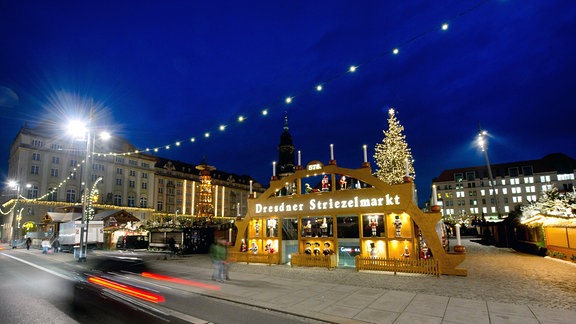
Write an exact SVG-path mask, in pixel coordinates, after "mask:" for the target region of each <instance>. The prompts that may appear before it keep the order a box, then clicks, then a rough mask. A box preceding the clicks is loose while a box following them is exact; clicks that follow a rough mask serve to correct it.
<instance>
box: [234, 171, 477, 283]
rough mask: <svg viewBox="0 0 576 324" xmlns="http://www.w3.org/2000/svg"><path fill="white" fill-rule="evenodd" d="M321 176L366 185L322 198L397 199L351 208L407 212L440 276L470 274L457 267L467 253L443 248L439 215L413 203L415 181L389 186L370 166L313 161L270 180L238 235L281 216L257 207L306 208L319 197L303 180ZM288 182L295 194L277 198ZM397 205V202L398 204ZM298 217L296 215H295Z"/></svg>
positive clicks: (309, 213) (333, 181)
mask: <svg viewBox="0 0 576 324" xmlns="http://www.w3.org/2000/svg"><path fill="white" fill-rule="evenodd" d="M322 174H327V175H331V177H330V178H331V187H332V188H336V175H346V176H347V177H348V178H353V179H357V180H360V181H362V182H363V183H365V184H366V185H367V188H364V189H359V190H331V191H328V192H322V193H321V197H322V199H325V200H327V199H330V198H332V199H334V200H342V199H349V198H348V197H352V196H353V195H356V196H358V195H362V194H370V195H371V196H372V197H374V196H378V197H391V196H393V197H398V199H397V200H394V204H389V205H386V204H384V205H382V206H378V207H373V206H370V207H359V208H355V209H350V210H347V211H350V212H351V213H355V214H358V215H360V214H365V213H374V212H378V213H383V214H390V213H407V214H408V215H409V216H410V217H411V218H412V220H413V221H414V223H416V225H418V227H419V229H420V230H421V231H422V234H423V235H424V237H425V238H426V241H427V244H428V248H429V249H430V250H431V251H432V255H433V256H434V259H436V260H438V265H439V268H440V273H441V274H451V275H464V276H465V275H467V270H466V269H462V268H456V266H458V265H459V264H461V263H462V262H463V261H464V259H465V254H462V253H448V252H446V251H445V250H444V248H443V247H442V242H441V241H440V239H439V238H438V235H437V233H436V224H437V223H438V221H440V220H441V219H442V216H441V214H440V213H438V212H429V213H424V212H422V211H421V210H420V209H419V208H418V206H417V203H416V202H415V201H414V195H413V193H414V184H413V183H412V182H405V183H402V184H397V185H390V184H387V183H385V182H383V181H381V180H380V179H378V178H376V177H374V176H373V175H372V170H371V169H370V168H369V167H362V168H360V169H348V168H341V167H338V166H337V165H336V164H329V165H326V166H325V165H323V164H322V163H320V162H318V161H313V162H310V163H309V164H308V165H307V167H306V168H305V169H299V170H296V172H294V173H293V174H291V175H289V176H287V177H285V178H282V179H281V180H278V179H272V180H271V181H270V188H268V190H266V191H265V192H264V193H263V194H262V195H261V196H259V197H257V198H253V199H249V200H248V213H247V214H246V217H245V218H244V219H242V220H239V221H237V222H236V226H237V227H238V233H245V232H246V230H247V227H248V224H249V222H250V220H252V219H256V218H265V217H280V218H282V216H279V215H278V213H274V212H262V210H261V209H262V208H260V210H259V212H258V213H257V210H256V207H257V206H263V205H266V206H267V205H280V204H282V203H284V204H291V205H294V204H296V205H300V204H302V205H303V206H304V205H306V204H307V202H308V201H309V200H311V199H312V198H314V197H320V195H315V194H304V193H302V192H303V187H302V181H303V179H306V178H308V177H317V176H320V175H322ZM286 183H295V184H296V194H294V195H289V196H277V195H276V193H277V192H280V191H281V190H282V189H283V188H284V186H285V184H286ZM396 202H397V203H396ZM294 214H297V213H296V212H294V213H292V215H294ZM323 214H325V211H322V210H321V211H310V210H307V211H306V215H307V216H316V215H323ZM240 238H241V235H238V237H237V239H236V240H239V239H240ZM235 246H240V242H239V241H238V242H236V244H235Z"/></svg>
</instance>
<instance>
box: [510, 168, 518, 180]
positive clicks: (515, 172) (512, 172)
mask: <svg viewBox="0 0 576 324" xmlns="http://www.w3.org/2000/svg"><path fill="white" fill-rule="evenodd" d="M508 174H509V175H510V178H517V177H518V176H519V175H520V174H519V171H518V167H511V168H508Z"/></svg>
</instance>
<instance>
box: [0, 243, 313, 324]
mask: <svg viewBox="0 0 576 324" xmlns="http://www.w3.org/2000/svg"><path fill="white" fill-rule="evenodd" d="M76 267H78V266H76ZM76 270H77V269H75V268H74V265H73V264H72V265H71V264H69V263H62V262H59V261H57V260H56V259H54V258H51V255H43V254H41V252H40V251H38V250H30V251H26V250H22V249H17V250H8V249H6V250H3V251H0V296H1V299H0V300H1V302H0V314H1V315H0V322H3V323H102V322H103V321H106V322H107V323H125V322H129V321H130V317H128V318H126V317H127V316H125V317H124V318H123V317H122V316H120V315H122V314H118V313H114V310H113V309H112V308H111V307H108V306H109V305H106V304H103V305H101V307H100V308H99V309H98V310H96V311H95V312H90V311H85V310H82V309H79V308H77V307H74V304H73V302H72V300H73V284H74V281H73V279H72V278H73V276H72V273H73V272H74V271H76ZM156 285H158V284H156ZM160 285H161V284H160ZM156 288H157V289H158V291H164V292H169V293H170V295H171V296H172V297H171V298H170V299H168V298H167V302H166V305H162V306H161V307H163V308H165V309H167V311H168V312H170V313H171V314H172V315H173V316H174V317H175V318H176V320H178V321H179V320H181V321H182V322H191V323H280V322H281V323H302V322H309V321H308V320H307V319H305V318H298V317H294V316H291V315H286V314H282V313H278V312H274V311H271V310H265V309H260V308H255V307H249V306H247V305H243V304H237V303H230V302H226V301H223V300H219V299H215V298H211V297H208V296H205V295H200V294H196V293H193V292H189V291H185V290H178V289H174V288H173V287H168V286H162V287H160V286H158V287H156ZM123 315H126V314H123ZM159 322H161V321H160V320H159Z"/></svg>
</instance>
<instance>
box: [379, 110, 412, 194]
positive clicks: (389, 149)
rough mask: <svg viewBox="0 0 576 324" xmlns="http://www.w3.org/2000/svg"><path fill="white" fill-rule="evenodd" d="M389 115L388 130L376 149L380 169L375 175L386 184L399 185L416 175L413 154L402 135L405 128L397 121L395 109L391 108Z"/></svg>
mask: <svg viewBox="0 0 576 324" xmlns="http://www.w3.org/2000/svg"><path fill="white" fill-rule="evenodd" d="M388 115H389V118H388V130H387V131H384V138H383V139H382V143H378V144H376V147H375V152H376V153H374V159H375V160H376V165H377V166H378V169H377V170H376V172H375V173H374V175H375V176H377V177H378V178H379V179H380V180H382V181H384V182H386V183H389V184H398V183H403V182H404V177H405V176H407V175H409V176H411V177H412V179H414V178H415V176H416V174H415V173H414V167H413V165H412V162H413V158H412V152H411V150H410V148H409V147H408V143H406V136H405V135H404V134H403V133H402V132H403V131H404V126H402V125H400V123H399V122H398V119H396V115H395V111H394V109H392V108H390V110H388Z"/></svg>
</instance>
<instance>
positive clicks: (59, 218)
mask: <svg viewBox="0 0 576 324" xmlns="http://www.w3.org/2000/svg"><path fill="white" fill-rule="evenodd" d="M81 218H82V213H57V212H47V213H46V216H44V221H48V222H53V223H66V222H70V221H73V220H80V219H81Z"/></svg>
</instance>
